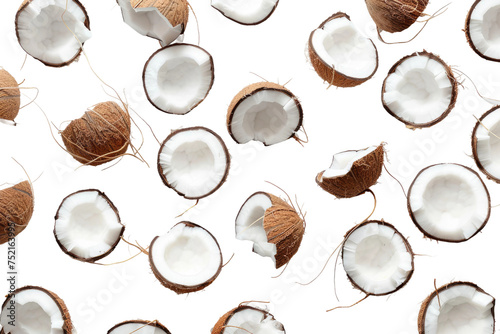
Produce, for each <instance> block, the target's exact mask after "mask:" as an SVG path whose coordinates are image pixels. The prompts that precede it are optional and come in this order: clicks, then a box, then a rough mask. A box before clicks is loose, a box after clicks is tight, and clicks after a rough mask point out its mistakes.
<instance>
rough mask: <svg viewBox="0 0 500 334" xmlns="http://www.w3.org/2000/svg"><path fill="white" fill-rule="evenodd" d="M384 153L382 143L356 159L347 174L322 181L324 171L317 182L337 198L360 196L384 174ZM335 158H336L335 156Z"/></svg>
mask: <svg viewBox="0 0 500 334" xmlns="http://www.w3.org/2000/svg"><path fill="white" fill-rule="evenodd" d="M345 152H355V151H345ZM341 153H344V152H341ZM384 154H385V151H384V144H380V145H379V146H378V147H377V148H376V149H375V150H374V151H373V152H371V153H369V154H368V155H366V156H364V157H362V158H361V159H359V160H356V161H355V162H354V163H353V164H352V167H351V170H350V171H349V172H348V173H347V174H346V175H344V176H339V177H335V178H323V181H321V177H322V176H323V173H324V172H325V171H322V172H321V173H319V174H318V175H317V176H316V183H317V184H318V185H319V186H320V187H321V188H322V189H323V190H325V191H326V192H329V193H330V194H332V195H334V196H335V197H337V198H351V197H356V196H359V195H361V194H363V193H364V192H366V191H368V189H370V187H371V186H373V185H375V184H376V183H377V181H378V179H379V177H380V175H381V174H382V167H383V166H384ZM333 159H335V156H334V157H333Z"/></svg>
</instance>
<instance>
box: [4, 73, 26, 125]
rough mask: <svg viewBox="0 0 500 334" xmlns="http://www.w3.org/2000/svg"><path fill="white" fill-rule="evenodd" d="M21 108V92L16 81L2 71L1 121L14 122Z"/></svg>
mask: <svg viewBox="0 0 500 334" xmlns="http://www.w3.org/2000/svg"><path fill="white" fill-rule="evenodd" d="M20 106H21V92H20V91H19V87H18V84H17V81H16V79H14V77H13V76H12V75H10V73H9V72H7V71H6V70H4V69H0V119H5V120H8V121H14V119H15V118H16V116H17V114H18V113H19V108H20Z"/></svg>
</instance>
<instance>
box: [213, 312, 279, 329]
mask: <svg viewBox="0 0 500 334" xmlns="http://www.w3.org/2000/svg"><path fill="white" fill-rule="evenodd" d="M245 333H252V334H285V328H284V327H283V324H281V323H280V322H279V321H277V320H276V319H274V317H273V316H272V315H271V314H270V313H269V312H267V311H264V310H261V309H258V308H255V307H251V306H239V307H237V308H236V309H234V310H232V311H229V312H228V313H226V314H225V315H224V316H223V317H222V318H221V319H220V320H219V322H217V324H216V325H215V326H214V328H213V329H212V334H245Z"/></svg>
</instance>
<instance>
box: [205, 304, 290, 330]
mask: <svg viewBox="0 0 500 334" xmlns="http://www.w3.org/2000/svg"><path fill="white" fill-rule="evenodd" d="M248 309H250V310H254V311H258V312H262V314H264V316H268V317H270V318H271V319H272V320H276V319H275V318H274V316H273V315H272V314H271V313H269V312H267V311H265V310H261V309H260V308H256V307H253V306H248V305H241V304H240V306H238V307H236V308H234V309H232V310H231V311H229V312H227V313H226V314H224V315H223V316H222V317H221V318H220V319H219V321H217V323H216V324H215V326H214V328H212V333H211V334H223V333H224V331H225V329H226V328H227V327H226V326H227V323H228V322H229V320H230V319H231V317H232V316H233V315H234V314H236V313H238V312H240V311H244V310H248ZM281 326H282V327H281V328H280V330H282V331H283V333H286V331H285V328H284V327H283V325H281Z"/></svg>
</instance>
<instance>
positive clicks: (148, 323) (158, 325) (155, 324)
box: [107, 320, 170, 334]
mask: <svg viewBox="0 0 500 334" xmlns="http://www.w3.org/2000/svg"><path fill="white" fill-rule="evenodd" d="M128 324H140V325H144V326H152V327H156V328H158V329H160V330H162V331H164V332H165V333H166V334H170V331H169V330H168V329H167V327H165V326H163V325H162V324H161V323H160V322H159V321H157V320H154V321H146V320H127V321H123V322H120V323H119V324H116V325H114V326H113V327H111V328H110V329H109V330H108V333H107V334H111V332H113V330H115V329H117V328H118V327H120V326H123V325H128Z"/></svg>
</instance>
